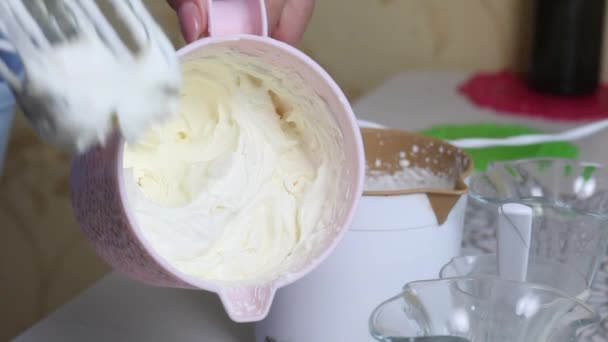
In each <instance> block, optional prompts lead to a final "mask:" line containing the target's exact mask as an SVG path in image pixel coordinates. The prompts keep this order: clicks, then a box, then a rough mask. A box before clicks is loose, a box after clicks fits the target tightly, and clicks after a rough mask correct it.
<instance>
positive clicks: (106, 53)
mask: <svg viewBox="0 0 608 342" xmlns="http://www.w3.org/2000/svg"><path fill="white" fill-rule="evenodd" d="M0 31H2V32H3V33H4V35H5V36H6V37H7V38H8V40H9V41H10V44H8V43H7V42H0V49H3V50H5V51H9V50H10V49H11V45H12V47H13V48H14V51H15V52H16V53H17V54H19V56H20V57H21V60H22V62H23V65H24V70H25V77H24V78H21V77H19V75H16V74H14V73H12V72H11V70H10V68H8V66H7V65H6V63H4V62H2V61H1V60H0V76H2V77H3V78H4V79H5V80H6V81H7V83H9V85H10V86H11V88H12V89H13V90H14V92H15V94H16V97H17V100H18V101H19V103H20V105H21V107H22V109H23V111H24V113H25V114H26V116H27V117H28V119H29V120H30V121H31V123H32V124H33V126H34V128H35V129H36V130H37V131H38V133H39V134H40V135H41V136H42V137H43V138H44V139H45V140H47V141H48V142H51V143H54V144H56V145H59V146H61V147H64V148H66V149H68V150H71V151H74V150H75V151H78V152H82V151H84V150H85V149H87V148H88V147H90V146H91V145H94V144H97V143H102V144H103V143H104V141H105V139H106V137H107V135H108V134H109V133H110V131H112V130H113V129H114V128H119V129H120V131H121V133H122V135H123V136H125V138H127V139H135V138H137V137H138V136H139V135H140V134H141V133H142V132H143V131H144V130H145V128H146V127H147V126H148V125H149V124H151V123H153V122H155V121H157V120H159V119H161V118H163V117H165V116H167V115H168V114H173V113H174V112H175V111H176V110H177V102H178V97H179V88H180V86H181V75H180V67H179V61H178V58H177V56H176V54H175V51H174V49H173V46H172V45H171V43H170V41H169V39H168V38H167V37H166V36H165V34H164V33H163V31H162V29H161V28H160V26H159V25H158V24H157V23H156V22H155V20H154V19H153V18H152V16H151V15H150V13H149V12H148V11H147V9H146V7H145V6H144V4H143V3H142V1H141V0H105V1H100V2H96V1H93V0H2V1H1V2H0ZM116 126H117V127H116Z"/></svg>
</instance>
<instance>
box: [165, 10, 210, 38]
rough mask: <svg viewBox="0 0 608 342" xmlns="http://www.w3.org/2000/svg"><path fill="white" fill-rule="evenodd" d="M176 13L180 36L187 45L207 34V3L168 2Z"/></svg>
mask: <svg viewBox="0 0 608 342" xmlns="http://www.w3.org/2000/svg"><path fill="white" fill-rule="evenodd" d="M169 5H171V7H173V9H175V10H176V11H177V16H178V18H179V24H180V28H181V31H182V35H183V36H184V39H185V40H186V42H187V43H190V42H193V41H195V40H197V39H199V38H200V37H202V36H203V35H204V34H205V33H206V32H207V25H208V23H207V1H205V0H169Z"/></svg>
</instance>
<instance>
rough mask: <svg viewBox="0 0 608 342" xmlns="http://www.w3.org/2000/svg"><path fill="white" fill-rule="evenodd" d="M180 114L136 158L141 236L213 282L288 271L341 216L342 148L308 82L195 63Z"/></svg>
mask: <svg viewBox="0 0 608 342" xmlns="http://www.w3.org/2000/svg"><path fill="white" fill-rule="evenodd" d="M182 75H183V80H184V87H183V91H182V94H181V103H180V112H179V114H178V115H175V116H174V117H173V118H172V119H171V120H169V121H167V122H165V123H163V124H162V125H158V126H156V127H154V128H153V129H151V130H150V131H149V132H148V133H147V135H146V136H145V137H144V138H143V139H141V140H140V141H139V142H138V143H137V144H136V145H130V146H129V145H128V146H126V148H125V153H124V168H125V172H126V173H127V174H126V177H125V179H126V183H127V184H126V185H127V192H128V196H129V200H130V206H131V208H132V209H133V210H134V212H135V215H136V218H137V221H138V223H139V227H140V229H141V230H142V232H143V234H144V235H145V237H146V238H147V239H148V241H149V242H150V243H151V245H152V246H153V247H154V248H155V249H156V251H157V252H158V253H159V254H160V255H161V256H163V257H164V258H165V259H166V260H167V261H168V262H170V263H171V264H173V265H174V266H175V267H176V268H177V269H179V270H181V271H182V272H185V273H187V274H190V275H194V276H199V277H202V278H205V279H208V280H218V281H244V280H252V279H258V278H264V277H268V276H271V275H275V274H277V273H281V272H288V271H289V269H290V268H291V267H292V266H293V265H294V263H298V262H301V260H303V258H305V257H306V254H307V253H308V252H309V251H310V250H311V249H312V248H315V247H316V246H315V245H317V244H318V241H320V240H319V239H322V238H323V237H324V236H325V234H326V233H327V232H326V231H325V228H326V226H327V225H328V222H329V220H330V218H331V217H332V215H333V214H334V213H333V212H334V211H335V208H336V207H337V203H336V202H337V201H336V198H337V192H338V190H337V189H338V184H339V182H338V181H337V177H338V175H339V174H340V171H341V164H342V160H343V155H342V150H341V144H342V138H341V134H340V131H339V130H338V128H337V125H336V123H335V122H334V120H333V117H332V115H331V113H330V112H329V109H328V107H327V105H326V104H325V103H324V101H323V100H322V99H321V98H320V97H319V96H317V95H315V94H314V93H313V92H312V91H311V90H310V89H309V88H308V87H306V86H304V84H303V83H302V81H301V80H299V78H298V77H296V75H287V74H285V73H281V72H280V71H278V70H270V69H269V68H268V67H267V66H265V65H263V64H260V63H259V62H258V61H257V60H256V59H254V58H253V57H246V56H244V55H233V54H232V53H230V52H223V53H221V54H219V55H217V56H216V57H208V58H201V59H198V60H193V61H189V62H186V63H184V65H183V73H182Z"/></svg>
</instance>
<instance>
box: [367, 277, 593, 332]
mask: <svg viewBox="0 0 608 342" xmlns="http://www.w3.org/2000/svg"><path fill="white" fill-rule="evenodd" d="M597 321H598V317H597V315H596V313H595V312H594V311H593V309H591V308H590V307H589V306H587V305H586V304H585V303H583V302H581V301H579V300H577V299H575V298H572V297H570V296H568V295H567V294H565V293H563V292H560V291H558V290H555V289H553V288H548V287H544V286H541V285H537V284H531V283H522V282H513V281H509V280H505V279H501V278H498V277H475V278H450V279H438V280H429V281H417V282H412V283H409V284H408V285H406V286H405V287H404V288H403V291H402V292H401V293H400V294H398V295H396V296H394V297H392V298H390V299H388V300H386V301H384V302H383V303H381V304H380V305H379V306H378V307H377V308H376V309H375V310H374V311H373V313H372V315H371V317H370V333H371V335H372V336H373V337H374V338H375V339H376V340H378V341H384V342H402V341H412V342H422V341H428V342H440V341H441V342H448V341H449V342H469V341H470V342H505V341H509V342H575V341H585V337H586V336H589V335H590V334H591V333H592V331H593V328H594V325H596V324H597Z"/></svg>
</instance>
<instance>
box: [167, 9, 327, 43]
mask: <svg viewBox="0 0 608 342" xmlns="http://www.w3.org/2000/svg"><path fill="white" fill-rule="evenodd" d="M167 1H168V2H169V5H171V7H173V9H175V10H176V11H177V15H178V17H179V21H180V27H181V30H182V34H183V36H184V39H186V42H188V43H190V42H192V41H195V40H197V39H199V38H201V37H204V36H205V35H206V34H207V24H208V23H207V1H206V0H167ZM265 1H266V13H267V15H268V31H269V34H270V36H271V37H273V38H275V39H278V40H281V41H283V42H285V43H288V44H291V45H295V44H297V43H298V42H299V41H300V39H301V38H302V35H303V34H304V31H305V30H306V26H307V25H308V22H309V21H310V17H311V16H312V12H313V9H314V6H315V0H265Z"/></svg>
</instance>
